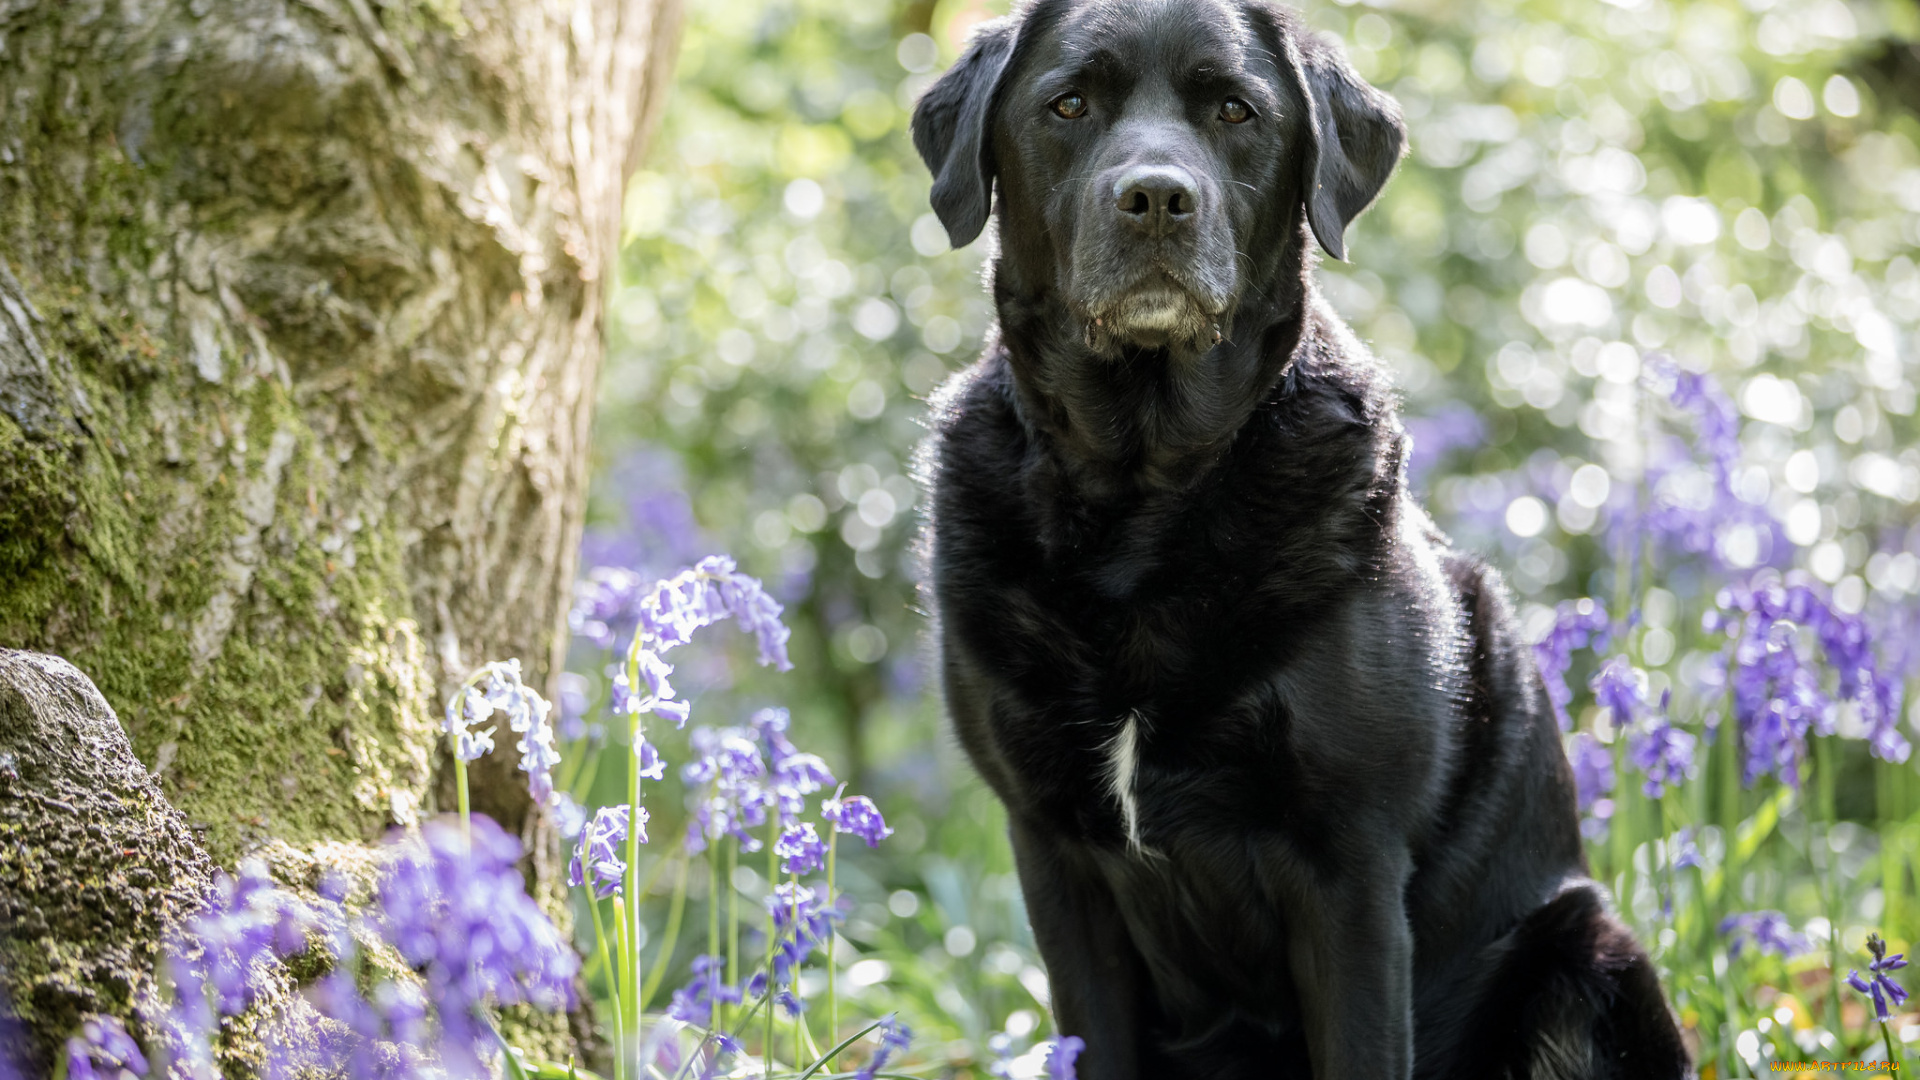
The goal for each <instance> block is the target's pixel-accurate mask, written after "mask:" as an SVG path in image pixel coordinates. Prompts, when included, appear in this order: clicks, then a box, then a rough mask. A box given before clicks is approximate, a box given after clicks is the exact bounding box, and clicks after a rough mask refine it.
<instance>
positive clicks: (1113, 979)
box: [914, 0, 1688, 1080]
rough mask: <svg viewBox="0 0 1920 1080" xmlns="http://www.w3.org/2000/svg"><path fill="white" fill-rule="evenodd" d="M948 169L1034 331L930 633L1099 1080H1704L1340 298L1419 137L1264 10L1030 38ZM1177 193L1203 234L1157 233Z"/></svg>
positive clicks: (1053, 974)
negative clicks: (1178, 187)
mask: <svg viewBox="0 0 1920 1080" xmlns="http://www.w3.org/2000/svg"><path fill="white" fill-rule="evenodd" d="M1063 94H1076V95H1079V96H1080V97H1081V98H1083V99H1084V101H1085V104H1086V110H1085V112H1084V114H1083V115H1080V116H1078V117H1070V116H1067V115H1063V112H1062V111H1056V110H1055V109H1054V108H1053V107H1052V106H1053V104H1054V103H1055V102H1057V101H1059V100H1060V99H1061V96H1062V95H1063ZM1228 97H1232V98H1234V99H1235V100H1236V101H1243V102H1245V103H1246V105H1247V106H1248V108H1249V109H1250V111H1251V114H1252V119H1250V120H1246V121H1245V122H1243V123H1232V122H1230V121H1228V120H1226V119H1225V116H1226V115H1227V113H1226V112H1224V111H1223V108H1222V105H1221V102H1222V101H1223V100H1224V99H1226V98H1228ZM1063 111H1064V112H1065V113H1071V112H1072V111H1073V109H1072V107H1071V103H1069V105H1067V106H1063ZM914 139H915V144H916V145H917V146H918V147H919V149H920V152H921V154H922V155H923V156H924V157H925V159H926V161H927V163H928V166H929V168H931V169H932V171H933V172H934V174H935V175H936V177H937V178H938V179H937V181H936V184H935V187H934V194H933V202H934V206H935V209H936V210H937V212H938V213H939V214H940V215H941V219H942V220H943V222H945V224H946V225H947V227H948V229H949V230H950V232H951V234H952V237H953V239H954V240H955V242H956V243H963V242H966V241H968V240H970V239H972V238H973V237H974V236H976V235H978V233H979V232H980V231H981V229H982V228H983V227H984V225H985V223H986V220H987V217H988V214H989V208H990V203H989V194H990V193H991V192H993V191H994V190H995V189H996V188H997V190H998V194H999V198H998V200H997V203H995V204H993V205H992V206H991V211H992V213H993V214H994V215H995V216H996V217H997V220H998V237H999V243H1000V250H999V253H998V255H997V256H996V258H995V260H994V265H993V277H992V287H993V295H994V300H995V303H996V305H997V307H998V311H999V316H1000V322H999V328H998V332H997V335H996V336H995V337H994V339H993V340H992V341H991V342H990V344H989V346H988V348H987V350H986V353H985V355H984V356H983V357H982V358H981V359H980V361H979V362H978V363H976V364H975V365H974V366H973V367H972V368H971V369H969V370H968V371H966V372H964V373H962V374H961V375H959V376H956V377H955V379H954V380H953V381H952V382H950V383H949V384H948V385H947V386H946V387H945V388H944V389H943V390H942V392H941V393H940V395H938V397H937V399H936V401H935V403H934V410H933V422H934V428H935V432H934V435H933V437H932V439H931V440H930V441H929V443H928V446H927V453H926V458H925V460H924V462H923V468H924V469H925V471H926V474H927V477H928V479H929V481H930V482H931V483H932V485H933V499H932V503H933V509H932V519H931V522H930V524H929V527H928V534H927V535H928V547H929V557H930V562H931V569H932V583H931V593H932V597H931V598H932V600H933V602H934V606H935V608H936V611H937V620H938V629H939V633H940V636H941V644H942V667H943V677H944V682H945V687H946V694H947V701H948V707H949V709H950V711H951V713H952V715H953V718H954V722H955V726H956V729H957V731H958V733H959V737H960V739H961V741H962V742H963V743H964V745H965V747H966V749H967V751H968V752H969V754H970V755H971V756H972V758H973V760H974V762H975V763H976V765H977V766H978V767H979V769H980V771H981V773H982V774H983V775H984V776H985V777H986V779H987V781H988V782H989V783H990V784H991V785H992V786H993V787H994V789H995V790H996V791H997V792H998V793H999V794H1000V796H1001V798H1002V799H1003V800H1004V801H1005V802H1006V805H1007V808H1008V812H1009V815H1010V817H1011V820H1012V833H1013V842H1014V848H1015V853H1016V855H1017V858H1018V862H1019V869H1020V877H1021V883H1022V886H1023V889H1024V890H1025V895H1026V901H1027V907H1028V911H1029V914H1030V916H1031V918H1032V920H1033V928H1034V933H1035V936H1036V939H1037V941H1038V942H1039V945H1040V949H1041V952H1042V954H1043V955H1044V957H1045V959H1046V962H1047V968H1048V972H1049V976H1050V979H1051V984H1052V987H1053V1008H1054V1012H1055V1014H1056V1017H1057V1019H1058V1022H1059V1026H1060V1028H1061V1030H1062V1031H1063V1032H1065V1033H1068V1034H1075V1035H1080V1036H1083V1037H1084V1038H1085V1039H1086V1041H1087V1051H1086V1055H1085V1057H1084V1058H1083V1059H1082V1069H1081V1076H1083V1077H1086V1078H1087V1080H1135V1078H1146V1077H1151V1078H1155V1080H1159V1078H1183V1077H1192V1078H1195V1080H1199V1078H1205V1080H1232V1078H1236V1077H1246V1078H1254V1077H1260V1078H1276V1077H1280V1078H1285V1077H1313V1078H1315V1080H1333V1078H1341V1080H1347V1078H1367V1080H1375V1078H1378V1080H1406V1078H1408V1077H1413V1076H1418V1077H1423V1078H1432V1080H1453V1078H1458V1080H1466V1078H1469V1077H1475V1078H1478V1077H1495V1078H1513V1080H1519V1078H1522V1077H1527V1078H1532V1080H1575V1078H1579V1080H1587V1078H1593V1080H1600V1078H1627V1077H1632V1078H1635V1080H1642V1078H1654V1080H1665V1078H1670V1077H1680V1076H1682V1075H1684V1074H1685V1073H1686V1072H1687V1070H1688V1065H1687V1061H1686V1055H1685V1052H1684V1050H1683V1049H1682V1046H1681V1043H1680V1040H1679V1035H1678V1032H1677V1030H1676V1028H1675V1026H1674V1023H1673V1020H1672V1018H1671V1016H1670V1014H1669V1012H1668V1010H1667V1006H1666V1004H1665V1002H1664V1000H1663V999H1662V998H1661V996H1660V990H1659V987H1658V985H1657V982H1656V981H1655V978H1654V973H1653V970H1652V967H1651V965H1650V963H1649V961H1648V959H1647V957H1646V954H1645V953H1644V952H1643V951H1642V950H1641V949H1640V948H1639V946H1638V945H1637V944H1636V943H1634V941H1633V940H1632V938H1631V937H1630V935H1629V934H1628V933H1627V932H1626V930H1625V929H1624V928H1622V927H1621V925H1620V924H1619V923H1618V922H1617V921H1615V920H1614V919H1613V918H1612V917H1611V916H1610V915H1608V914H1607V912H1606V910H1605V907H1604V904H1603V901H1602V898H1601V897H1600V894H1599V892H1598V889H1597V887H1595V886H1594V885H1593V884H1592V883H1591V882H1588V881H1586V880H1585V876H1584V875H1585V865H1584V857H1583V854H1582V851H1581V847H1580V839H1579V835H1578V831H1577V827H1576V814H1575V809H1574V802H1573V791H1572V779H1571V773H1570V770H1569V768H1568V765H1567V761H1566V758H1565V756H1564V755H1563V753H1562V751H1561V747H1560V742H1559V734H1558V732H1557V731H1556V730H1555V727H1554V724H1553V721H1552V720H1551V718H1550V712H1549V710H1548V709H1547V708H1546V705H1545V702H1544V693H1543V690H1542V688H1541V685H1540V680H1539V676H1538V675H1537V674H1536V672H1535V671H1534V668H1533V665H1532V661H1531V659H1530V657H1529V654H1528V651H1527V649H1526V648H1525V646H1524V645H1523V643H1521V642H1520V641H1519V640H1517V638H1516V636H1515V630H1514V621H1513V615H1512V612H1511V610H1510V609H1509V606H1508V603H1507V601H1506V599H1505V595H1504V592H1503V590H1502V588H1501V586H1500V584H1499V582H1498V580H1497V578H1496V577H1495V575H1494V574H1493V573H1492V571H1490V570H1488V569H1486V568H1484V567H1482V566H1480V565H1478V564H1477V563H1475V562H1474V561H1472V560H1471V559H1468V558H1466V557H1464V556H1461V555H1459V554H1457V553H1455V552H1453V551H1452V550H1450V549H1449V547H1448V546H1447V542H1446V540H1445V538H1444V537H1442V536H1441V535H1440V534H1439V533H1438V532H1437V531H1436V530H1435V529H1434V527H1433V526H1432V524H1431V523H1430V522H1429V521H1428V519H1427V517H1426V516H1425V514H1424V513H1423V512H1422V511H1421V510H1420V508H1419V507H1418V506H1417V505H1416V504H1415V503H1414V502H1413V501H1412V500H1411V499H1410V498H1409V496H1408V494H1407V491H1406V487H1405V481H1404V478H1403V470H1402V467H1401V459H1402V456H1403V453H1404V446H1405V438H1404V436H1403V435H1402V433H1401V429H1400V425H1399V422H1398V420H1397V418H1396V415H1395V405H1394V396H1393V392H1392V389H1391V387H1390V385H1389V382H1388V379H1387V376H1386V374H1385V372H1384V371H1383V370H1382V368H1381V367H1380V365H1379V364H1378V363H1377V362H1376V361H1375V360H1374V359H1373V358H1372V357H1371V356H1369V355H1368V353H1367V352H1366V350H1365V349H1364V348H1362V347H1361V346H1360V345H1359V343H1357V342H1356V341H1355V340H1354V339H1353V337H1352V335H1351V333H1350V332H1349V331H1348V330H1347V329H1346V327H1345V326H1344V325H1342V324H1341V323H1340V322H1339V320H1338V319H1337V318H1336V317H1335V316H1334V315H1333V314H1332V313H1331V312H1330V311H1329V310H1328V309H1327V308H1326V306H1325V305H1324V304H1323V303H1322V302H1321V301H1320V300H1319V299H1318V297H1317V296H1316V295H1315V292H1314V289H1313V285H1312V281H1311V277H1310V253H1309V249H1310V244H1311V239H1310V237H1311V236H1317V237H1318V238H1319V240H1320V241H1321V242H1322V244H1323V246H1325V247H1326V248H1327V249H1328V250H1329V251H1330V252H1333V253H1334V254H1336V255H1337V254H1339V253H1340V252H1341V251H1342V250H1343V245H1344V240H1343V235H1344V230H1345V228H1346V226H1347V225H1348V223H1349V222H1350V221H1351V220H1352V218H1353V217H1354V216H1355V215H1356V214H1358V213H1359V212H1360V211H1361V209H1363V208H1364V206H1365V205H1366V203H1367V202H1368V201H1370V200H1371V199H1372V198H1373V196H1374V194H1375V193H1377V192H1378V191H1379V189H1380V186H1381V185H1382V184H1383V183H1385V181H1386V178H1387V175H1388V173H1389V172H1390V171H1391V170H1392V167H1393V165H1394V163H1395V161H1396V160H1397V159H1398V156H1399V154H1400V150H1401V147H1402V145H1403V142H1404V130H1403V128H1402V126H1401V123H1400V119H1399V115H1398V112H1397V110H1396V108H1395V107H1394V105H1393V104H1392V102H1391V101H1390V100H1389V99H1387V98H1386V97H1385V96H1384V95H1381V94H1380V93H1378V92H1377V91H1375V90H1373V89H1371V88H1370V87H1367V86H1366V85H1365V84H1364V83H1363V82H1362V81H1361V80H1360V79H1359V78H1358V77H1356V76H1355V75H1354V74H1353V73H1352V72H1351V71H1350V70H1349V69H1348V68H1347V66H1346V64H1345V62H1344V60H1342V59H1341V57H1340V56H1339V54H1338V52H1337V51H1336V50H1335V48H1334V47H1333V46H1331V45H1329V44H1327V43H1325V42H1322V41H1320V40H1319V39H1317V38H1315V37H1313V36H1312V35H1310V34H1307V33H1305V32H1303V31H1302V30H1300V29H1299V27H1298V26H1297V24H1296V23H1295V22H1294V20H1293V18H1292V16H1291V15H1289V14H1288V13H1287V12H1285V11H1284V10H1282V9H1278V8H1275V7H1270V6H1268V5H1266V4H1264V3H1259V2H1255V0H1084V2H1079V3H1075V2H1071V0H1036V2H1034V3H1032V4H1030V5H1028V6H1027V7H1026V8H1024V9H1023V10H1022V11H1021V12H1019V13H1017V14H1016V15H1015V16H1013V17H1011V18H1010V19H1008V20H1005V21H1002V22H999V23H997V24H992V25H989V26H988V27H987V28H985V29H984V30H983V31H982V33H981V34H980V36H979V37H978V38H977V39H976V42H975V44H974V45H973V47H972V48H971V49H969V50H968V52H967V54H966V55H965V56H964V57H962V59H961V60H960V62H959V63H958V64H957V65H956V66H955V67H954V68H953V70H952V71H951V72H949V73H948V74H947V75H946V76H945V77H943V78H942V79H941V80H940V81H939V82H938V83H936V84H935V85H934V86H933V87H932V88H931V89H930V90H929V91H928V92H927V94H926V96H925V97H924V98H923V99H922V101H921V103H920V105H919V107H918V109H917V111H916V113H915V116H914ZM1144 166H1152V167H1155V168H1162V169H1178V170H1184V173H1183V174H1182V175H1185V176H1187V177H1188V178H1189V179H1190V181H1191V183H1190V185H1189V187H1190V191H1189V192H1188V195H1189V198H1190V200H1191V202H1190V204H1181V205H1183V206H1186V209H1187V210H1190V211H1191V213H1188V214H1186V215H1185V216H1184V217H1179V218H1178V220H1177V221H1176V222H1175V223H1174V224H1173V225H1168V226H1167V227H1165V228H1160V227H1156V228H1154V229H1145V228H1142V227H1140V224H1139V223H1140V221H1141V218H1140V217H1139V215H1137V214H1136V215H1135V216H1134V217H1133V218H1131V219H1130V218H1128V217H1127V216H1126V215H1127V214H1128V213H1130V212H1131V211H1128V210H1127V209H1126V203H1125V200H1124V199H1121V200H1120V201H1119V202H1116V195H1117V194H1124V192H1125V190H1126V183H1127V182H1128V181H1127V180H1126V177H1128V176H1131V175H1133V174H1132V173H1129V172H1127V171H1126V170H1129V169H1137V168H1139V167H1144ZM1116 177H1117V178H1118V179H1116ZM1170 205H1171V204H1170ZM1162 224H1163V225H1165V224H1166V223H1165V221H1163V222H1162ZM1215 326H1217V327H1218V340H1215V338H1214V335H1213V333H1212V332H1211V331H1212V328H1213V327H1215ZM1128 732H1131V736H1129V735H1128ZM1128 738H1131V743H1130V744H1129V743H1127V742H1126V740H1127V739H1128ZM1124 745H1131V746H1132V747H1133V748H1134V749H1135V751H1136V753H1135V755H1134V759H1133V760H1134V762H1135V767H1134V769H1133V770H1132V772H1131V773H1130V774H1128V775H1127V776H1124V777H1116V775H1115V772H1116V769H1115V763H1116V761H1117V760H1120V759H1121V757H1122V755H1121V754H1120V753H1119V748H1120V747H1122V746H1124ZM1128 805H1131V806H1132V807H1133V808H1134V811H1135V812H1134V813H1133V814H1132V815H1131V817H1129V816H1128V813H1127V811H1126V807H1127V806H1128Z"/></svg>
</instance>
